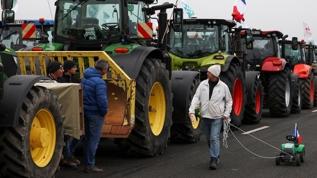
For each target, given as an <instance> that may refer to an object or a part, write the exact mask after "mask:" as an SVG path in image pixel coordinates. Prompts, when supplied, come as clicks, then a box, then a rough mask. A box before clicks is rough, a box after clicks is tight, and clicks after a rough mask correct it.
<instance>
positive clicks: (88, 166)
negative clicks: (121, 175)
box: [81, 60, 108, 173]
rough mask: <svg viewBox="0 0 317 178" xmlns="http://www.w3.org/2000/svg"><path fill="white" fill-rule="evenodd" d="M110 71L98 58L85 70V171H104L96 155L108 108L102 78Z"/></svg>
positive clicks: (83, 82)
mask: <svg viewBox="0 0 317 178" xmlns="http://www.w3.org/2000/svg"><path fill="white" fill-rule="evenodd" d="M107 71H108V64H107V62H106V61H104V60H98V61H97V62H96V64H95V68H88V69H86V70H85V73H84V78H83V80H82V82H81V83H82V87H83V92H84V115H85V139H84V164H85V168H84V172H86V173H90V172H103V169H101V168H98V167H96V165H95V155H96V151H97V148H98V145H99V141H100V137H101V132H102V127H103V123H104V118H105V116H106V114H107V110H108V97H107V84H106V82H105V81H104V80H103V79H102V76H103V75H105V74H106V73H107Z"/></svg>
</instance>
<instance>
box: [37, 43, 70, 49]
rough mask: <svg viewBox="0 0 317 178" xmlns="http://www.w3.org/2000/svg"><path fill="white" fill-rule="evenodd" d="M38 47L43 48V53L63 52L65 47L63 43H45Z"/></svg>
mask: <svg viewBox="0 0 317 178" xmlns="http://www.w3.org/2000/svg"><path fill="white" fill-rule="evenodd" d="M36 47H40V48H43V51H62V50H63V49H64V45H63V44H62V43H43V44H39V45H37V46H36Z"/></svg>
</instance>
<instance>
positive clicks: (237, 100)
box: [220, 62, 245, 126]
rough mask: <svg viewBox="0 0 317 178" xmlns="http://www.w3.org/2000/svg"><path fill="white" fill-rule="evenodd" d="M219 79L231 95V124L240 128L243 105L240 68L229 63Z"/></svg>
mask: <svg viewBox="0 0 317 178" xmlns="http://www.w3.org/2000/svg"><path fill="white" fill-rule="evenodd" d="M220 77H221V79H222V80H223V81H224V82H225V83H226V84H227V85H228V87H229V89H230V92H231V95H232V100H233V105H232V112H231V116H230V117H231V123H232V124H234V125H236V126H240V125H241V122H242V119H243V113H244V105H245V81H244V77H243V72H242V69H241V66H240V65H239V64H238V63H234V62H233V63H231V64H230V66H229V69H228V70H227V71H226V72H223V73H222V74H221V76H220Z"/></svg>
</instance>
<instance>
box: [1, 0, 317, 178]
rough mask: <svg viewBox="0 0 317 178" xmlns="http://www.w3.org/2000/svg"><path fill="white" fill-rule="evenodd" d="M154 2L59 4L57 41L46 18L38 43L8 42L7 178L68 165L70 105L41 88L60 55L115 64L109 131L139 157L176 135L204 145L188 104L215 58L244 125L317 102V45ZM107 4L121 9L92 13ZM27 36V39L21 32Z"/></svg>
mask: <svg viewBox="0 0 317 178" xmlns="http://www.w3.org/2000/svg"><path fill="white" fill-rule="evenodd" d="M1 3H2V9H3V19H2V22H3V26H4V27H5V28H10V25H12V22H13V21H14V12H13V11H12V6H13V1H12V0H7V1H1ZM153 3H154V1H153V0H135V1H128V0H112V1H100V0H84V1H83V0H72V1H69V0H57V1H56V14H55V23H54V26H53V39H52V41H50V42H48V41H47V40H43V38H45V35H44V37H43V34H46V30H47V28H44V22H43V23H42V26H41V25H39V26H40V27H39V29H40V31H41V33H40V34H41V36H40V38H38V39H33V40H39V39H40V40H39V44H37V45H35V46H34V47H22V49H20V50H17V51H14V50H12V49H8V48H6V47H4V46H2V47H1V51H2V52H1V60H0V64H1V65H0V116H1V117H0V127H1V129H0V177H36V178H38V177H53V176H54V175H55V172H56V170H57V169H58V164H59V161H60V159H61V155H62V147H63V141H64V139H63V135H64V128H63V124H62V122H63V115H64V113H62V112H61V109H60V107H61V104H63V103H60V101H59V100H58V98H59V96H56V94H53V93H52V91H50V90H49V89H47V88H45V87H43V84H42V85H41V86H42V87H39V86H38V85H35V84H36V83H38V82H39V81H41V83H45V82H46V81H47V82H50V81H49V80H47V79H46V78H45V76H46V70H45V66H46V65H47V63H48V62H49V61H50V60H58V61H60V62H63V61H65V60H73V61H75V62H76V63H77V64H78V66H79V71H78V74H79V75H78V76H80V77H82V76H83V71H84V70H85V69H86V68H87V67H93V66H94V63H95V61H96V60H98V59H103V60H106V61H107V62H108V64H109V67H110V69H109V74H108V75H107V76H105V78H104V79H105V80H106V81H107V83H108V96H109V113H108V115H107V116H106V121H105V125H104V129H103V134H102V135H103V137H105V138H113V139H114V140H115V142H116V143H117V144H118V145H119V146H120V147H122V148H123V150H124V151H126V152H127V153H130V154H138V155H143V156H155V155H159V154H163V153H164V151H165V150H166V148H167V144H168V142H169V141H172V142H183V143H195V142H197V141H199V139H200V136H201V131H200V126H201V122H200V118H199V112H198V111H197V120H196V121H195V122H191V121H190V119H189V118H188V116H187V115H188V114H187V113H188V107H189V105H190V102H191V99H192V97H193V95H194V93H195V90H196V88H197V87H198V84H199V83H200V81H202V80H204V79H206V71H207V68H208V67H209V66H210V65H212V64H221V66H222V72H221V76H220V77H221V79H222V80H223V81H224V82H225V83H226V84H227V85H228V86H229V88H230V91H231V93H232V96H233V110H232V113H231V118H232V122H233V124H235V125H237V126H240V125H241V124H242V123H246V124H255V123H259V122H260V121H261V118H262V111H263V108H268V109H269V112H270V113H271V114H272V115H273V116H278V117H285V116H288V115H289V114H290V113H300V112H301V109H302V108H312V107H313V106H314V105H315V104H317V102H316V94H315V93H316V89H315V88H316V86H315V85H317V79H316V77H315V75H314V74H315V68H314V63H315V62H316V59H315V52H316V49H315V46H314V45H311V44H305V43H304V42H301V41H298V39H297V38H292V39H291V40H287V36H285V35H283V34H282V33H281V32H279V31H262V30H255V29H244V28H236V27H235V26H236V24H235V23H234V22H233V21H229V20H223V19H183V10H182V9H179V8H175V5H173V4H170V3H164V4H162V5H154V4H153ZM172 8H173V19H171V20H168V19H167V9H172ZM99 10H103V11H105V12H106V13H108V14H112V15H104V14H103V13H99V15H98V13H95V15H93V14H92V12H97V11H99ZM74 12H76V13H74ZM100 14H103V15H100ZM153 15H157V16H158V24H159V26H158V36H157V38H152V37H151V36H150V37H148V36H149V35H148V34H151V33H149V31H151V29H150V25H149V24H150V23H147V21H148V20H150V19H151V17H152V16H153ZM76 20H77V22H76ZM2 31H3V30H2ZM17 33H18V34H21V35H23V34H22V32H19V31H15V33H12V34H17ZM12 34H10V33H9V34H7V35H6V36H5V37H4V36H3V35H1V36H2V37H1V39H2V40H4V39H8V38H10V35H12ZM15 40H21V41H23V40H24V39H23V38H22V37H20V38H19V39H15ZM55 85H59V84H58V83H56V84H55ZM69 100H72V98H69ZM62 107H63V105H62Z"/></svg>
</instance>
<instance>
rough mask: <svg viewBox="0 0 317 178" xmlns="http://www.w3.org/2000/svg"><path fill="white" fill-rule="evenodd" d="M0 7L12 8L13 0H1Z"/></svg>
mask: <svg viewBox="0 0 317 178" xmlns="http://www.w3.org/2000/svg"><path fill="white" fill-rule="evenodd" d="M1 8H2V9H12V8H13V0H1Z"/></svg>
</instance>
